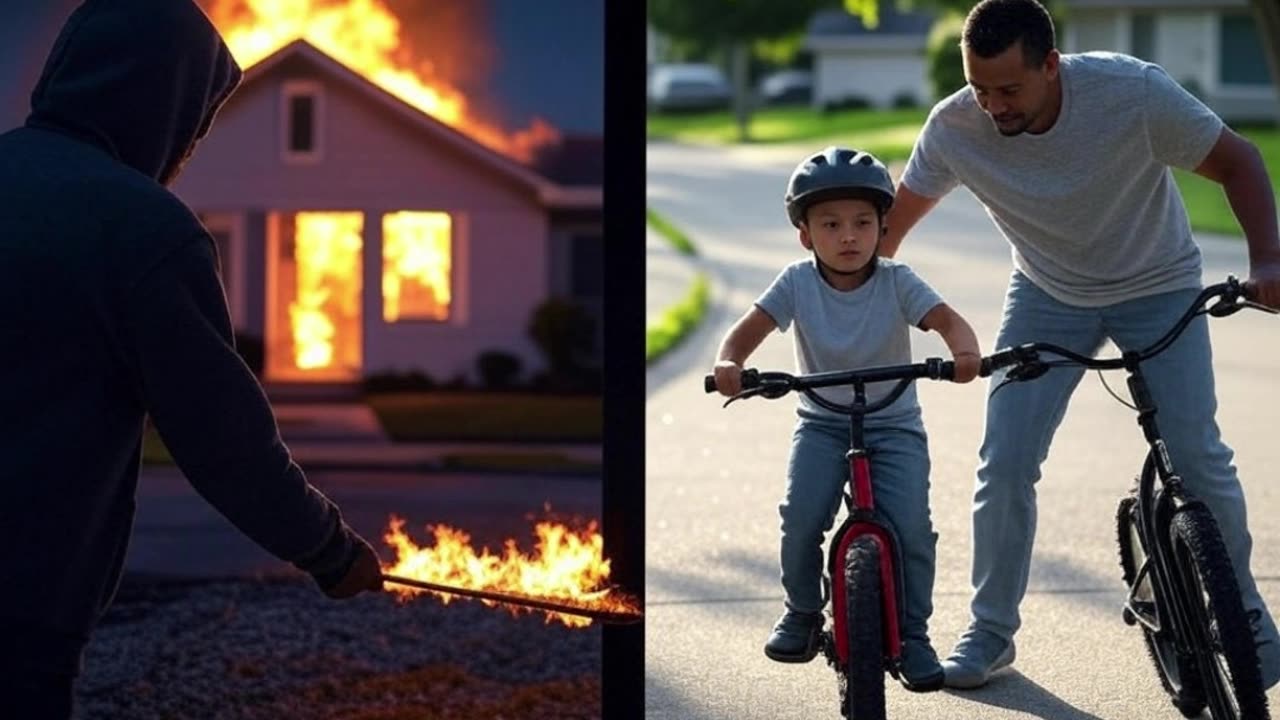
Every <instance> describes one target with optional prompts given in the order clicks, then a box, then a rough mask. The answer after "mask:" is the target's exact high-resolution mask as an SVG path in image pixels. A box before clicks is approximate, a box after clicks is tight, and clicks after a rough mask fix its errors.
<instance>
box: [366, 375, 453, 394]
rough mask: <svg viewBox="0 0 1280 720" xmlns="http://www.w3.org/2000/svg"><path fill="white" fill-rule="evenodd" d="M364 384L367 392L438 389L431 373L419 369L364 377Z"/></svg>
mask: <svg viewBox="0 0 1280 720" xmlns="http://www.w3.org/2000/svg"><path fill="white" fill-rule="evenodd" d="M363 385H364V391H365V392H366V393H381V392H425V391H427V390H434V389H436V383H435V381H434V380H432V379H431V377H430V376H429V375H426V374H424V373H422V372H419V371H417V370H411V371H409V372H405V373H401V372H394V371H392V372H384V373H378V374H376V375H370V376H369V377H367V378H365V379H364V382H363Z"/></svg>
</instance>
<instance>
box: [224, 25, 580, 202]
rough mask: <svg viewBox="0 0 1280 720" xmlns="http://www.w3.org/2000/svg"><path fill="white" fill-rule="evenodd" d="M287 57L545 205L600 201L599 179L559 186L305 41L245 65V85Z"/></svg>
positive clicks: (269, 70)
mask: <svg viewBox="0 0 1280 720" xmlns="http://www.w3.org/2000/svg"><path fill="white" fill-rule="evenodd" d="M290 58H300V59H302V60H304V61H306V62H309V63H310V64H312V65H314V66H315V67H316V68H318V69H319V70H321V71H322V72H324V73H325V74H326V75H327V76H328V77H330V78H332V79H334V80H336V81H339V82H342V83H345V84H346V85H347V86H349V87H351V88H352V89H354V90H355V91H357V92H359V93H361V94H363V95H364V96H365V97H367V98H369V100H370V101H372V102H373V103H375V104H377V105H379V106H381V107H383V108H385V109H387V110H389V111H391V112H392V113H394V114H396V115H398V116H400V117H401V118H403V119H405V120H407V121H408V122H409V123H410V124H411V125H412V126H413V127H414V128H415V129H417V130H418V131H420V132H421V133H422V134H423V136H424V137H426V138H430V139H431V140H432V141H433V142H438V143H443V144H445V145H448V146H449V147H451V148H453V149H454V150H456V151H457V152H459V153H461V154H463V155H465V156H467V157H469V158H471V159H473V160H475V161H477V162H479V163H481V164H482V165H484V166H486V167H488V168H490V169H491V170H494V171H496V172H497V173H499V174H501V175H503V176H505V177H508V178H510V179H511V180H513V181H515V182H516V183H518V184H520V185H523V186H525V187H527V188H528V189H530V190H531V191H533V192H534V193H535V194H536V195H537V197H538V199H539V201H540V202H542V203H543V204H544V205H547V206H548V207H553V208H565V209H577V208H591V207H597V208H598V207H600V205H601V203H602V193H601V188H600V184H599V183H595V184H594V186H591V187H573V188H566V187H563V186H561V185H560V184H559V183H558V182H556V181H554V180H553V179H550V178H548V177H545V176H543V175H541V174H539V172H537V171H535V170H534V169H533V168H530V167H527V166H525V165H522V164H520V163H518V162H516V161H514V160H512V159H510V158H508V157H506V156H505V155H502V154H501V153H498V152H496V151H494V150H491V149H490V148H488V147H486V146H484V145H482V144H480V143H479V142H477V141H475V140H473V139H471V138H470V137H468V136H467V135H466V134H465V133H463V132H461V131H459V130H457V129H455V128H453V127H451V126H449V125H447V124H445V123H443V122H441V121H439V120H437V119H435V118H434V117H432V116H430V115H428V114H427V113H425V112H422V111H421V110H418V109H417V108H415V107H414V106H412V105H410V104H408V103H407V102H405V101H403V100H401V99H400V98H398V97H396V96H395V95H392V94H391V93H389V92H387V91H386V90H383V89H382V88H381V87H379V86H377V85H375V84H374V83H373V82H371V81H369V80H368V79H367V78H365V77H364V76H363V75H361V74H359V73H358V72H356V71H355V70H352V69H351V68H349V67H347V66H346V65H344V64H342V63H341V62H339V61H338V60H336V59H334V58H333V57H331V56H330V55H328V54H327V53H325V52H323V51H322V50H320V49H319V48H317V47H316V46H314V45H312V44H311V43H308V42H307V41H305V40H295V41H293V42H291V43H289V44H288V45H285V46H284V47H282V48H280V49H279V50H277V51H276V52H274V53H272V54H271V55H269V56H267V57H266V58H264V59H262V60H261V61H259V62H258V63H256V64H254V65H253V66H252V67H250V68H248V69H247V70H246V71H245V74H244V81H243V85H245V86H247V85H250V84H252V83H254V82H256V81H257V80H258V79H259V78H262V77H265V76H267V75H270V74H271V72H272V70H274V69H275V68H276V67H278V66H280V65H281V64H282V63H284V62H285V61H286V60H288V59H290ZM601 161H602V160H601Z"/></svg>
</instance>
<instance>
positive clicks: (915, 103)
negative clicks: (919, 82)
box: [890, 90, 920, 110]
mask: <svg viewBox="0 0 1280 720" xmlns="http://www.w3.org/2000/svg"><path fill="white" fill-rule="evenodd" d="M890 105H892V106H893V109H894V110H911V109H913V108H918V107H920V99H919V98H917V97H916V94H915V93H913V92H911V91H910V90H903V91H902V92H900V93H898V94H897V95H894V96H893V102H891V103H890Z"/></svg>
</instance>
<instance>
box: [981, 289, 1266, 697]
mask: <svg viewBox="0 0 1280 720" xmlns="http://www.w3.org/2000/svg"><path fill="white" fill-rule="evenodd" d="M1197 293H1198V291H1197V290H1180V291H1175V292H1169V293H1162V294H1159V295H1153V296H1150V297H1144V298H1138V299H1136V300H1130V301H1128V302H1123V303H1118V304H1115V305H1109V306H1106V307H1100V308H1081V307H1074V306H1071V305H1066V304H1063V303H1061V302H1058V301H1057V300H1055V299H1053V298H1052V297H1050V296H1049V295H1048V294H1046V293H1045V292H1044V291H1043V290H1041V289H1039V288H1038V287H1036V286H1035V285H1033V284H1032V283H1031V281H1030V280H1028V279H1027V278H1026V276H1025V275H1023V274H1022V273H1019V272H1016V271H1015V272H1014V273H1013V277H1012V279H1011V280H1010V282H1009V290H1008V293H1007V295H1006V296H1005V306H1004V318H1003V321H1002V323H1001V327H1000V334H999V338H998V340H997V341H996V346H997V348H1005V347H1010V346H1013V345H1018V344H1021V343H1025V342H1037V341H1038V342H1047V343H1052V344H1055V345H1060V346H1062V347H1065V348H1067V349H1069V350H1073V351H1075V352H1077V353H1081V354H1083V355H1089V356H1092V355H1094V354H1095V353H1096V352H1097V351H1098V350H1099V349H1100V348H1101V346H1102V343H1103V341H1104V339H1105V338H1110V339H1111V340H1112V341H1113V342H1114V343H1115V344H1116V346H1117V347H1119V348H1121V349H1122V350H1140V349H1143V348H1145V347H1147V346H1149V345H1151V344H1152V343H1154V342H1155V341H1156V340H1158V339H1159V338H1160V337H1161V336H1163V335H1164V333H1165V332H1166V331H1168V330H1169V329H1170V328H1171V327H1173V324H1174V323H1175V322H1176V321H1177V320H1178V318H1179V317H1181V315H1182V313H1183V312H1185V311H1186V309H1187V306H1188V305H1189V304H1190V303H1191V301H1192V300H1194V299H1195V297H1196V295H1197ZM1211 356H1212V353H1211V349H1210V346H1209V332H1208V325H1207V318H1205V317H1204V316H1201V317H1198V318H1196V319H1195V320H1193V321H1192V322H1191V324H1190V325H1189V326H1188V327H1187V330H1186V332H1184V333H1183V334H1182V336H1181V337H1180V338H1178V340H1177V341H1175V342H1174V343H1173V345H1171V346H1170V347H1169V349H1167V350H1166V351H1165V352H1164V353H1162V354H1160V355H1158V356H1156V357H1155V358H1154V359H1152V360H1149V361H1147V362H1144V363H1143V364H1142V373H1143V377H1145V378H1146V381H1147V385H1148V386H1149V387H1150V389H1151V395H1152V398H1153V399H1154V401H1155V404H1156V406H1157V408H1158V412H1157V413H1156V422H1157V424H1158V426H1159V428H1160V433H1161V435H1162V436H1163V437H1164V439H1165V442H1166V443H1167V444H1168V449H1169V455H1170V457H1171V459H1172V460H1173V467H1174V471H1175V472H1177V473H1178V474H1179V475H1180V476H1182V478H1183V480H1184V481H1185V482H1186V485H1187V488H1188V490H1190V491H1191V493H1192V494H1194V495H1195V496H1197V497H1199V498H1200V499H1202V500H1204V501H1205V503H1206V504H1207V505H1208V506H1209V509H1210V510H1211V511H1212V512H1213V514H1214V517H1215V518H1216V519H1217V521H1218V527H1219V529H1220V530H1221V531H1222V535H1223V539H1224V540H1225V542H1226V545H1227V551H1228V553H1229V554H1230V555H1231V562H1232V565H1233V566H1234V568H1235V571H1236V576H1237V578H1238V579H1239V581H1240V591H1241V593H1242V595H1243V598H1244V605H1245V609H1246V610H1259V611H1260V612H1261V618H1259V621H1260V622H1261V623H1262V625H1261V628H1262V633H1261V634H1260V635H1259V636H1258V638H1257V639H1258V640H1266V639H1270V640H1271V641H1272V643H1271V645H1270V646H1269V647H1268V648H1267V649H1266V650H1264V649H1263V648H1259V656H1260V659H1261V660H1262V662H1263V667H1264V672H1263V675H1264V676H1266V675H1267V674H1268V673H1267V672H1266V671H1265V670H1266V667H1267V665H1268V663H1269V662H1270V663H1276V662H1280V655H1278V653H1277V652H1276V650H1277V648H1278V647H1280V646H1278V645H1277V642H1280V637H1277V634H1276V627H1275V623H1274V621H1273V620H1272V618H1271V615H1270V613H1269V612H1268V611H1267V608H1266V605H1265V604H1264V602H1263V600H1262V597H1261V595H1259V594H1258V588H1257V585H1256V584H1255V583H1254V580H1253V574H1252V572H1250V568H1249V553H1250V548H1251V546H1252V540H1251V538H1250V537H1249V531H1248V528H1247V525H1246V521H1245V500H1244V492H1243V490H1242V489H1241V487H1240V481H1239V480H1238V479H1237V477H1236V471H1235V467H1234V466H1233V465H1232V463H1231V458H1232V451H1231V449H1230V448H1228V447H1227V446H1226V445H1225V444H1223V442H1222V440H1221V439H1220V437H1219V432H1218V424H1217V422H1216V421H1215V420H1214V413H1215V411H1216V410H1217V398H1216V397H1215V395H1214V384H1213V366H1212V363H1211V359H1212V358H1211ZM1083 374H1084V370H1081V369H1075V368H1055V369H1053V370H1050V371H1049V372H1047V373H1045V374H1044V375H1043V376H1041V377H1040V378H1038V379H1035V380H1032V381H1030V382H1025V383H1016V384H1011V385H1008V386H1006V387H1005V388H1004V389H1002V390H1001V391H1000V392H999V393H997V394H996V395H995V396H994V397H992V396H990V395H988V400H987V427H986V437H985V439H984V440H983V443H982V449H981V450H980V453H979V460H980V462H979V467H978V476H977V483H976V488H975V492H974V505H973V585H974V589H975V593H974V597H973V602H972V605H971V610H972V613H973V619H974V627H975V628H977V629H981V630H988V631H990V632H993V633H996V634H997V635H999V636H1001V637H1004V638H1006V639H1007V638H1012V637H1013V634H1014V632H1016V631H1017V630H1018V627H1019V625H1020V624H1021V620H1020V618H1019V615H1018V603H1019V602H1021V600H1022V596H1023V594H1024V593H1025V592H1026V590H1027V574H1028V571H1029V569H1030V565H1031V545H1032V541H1033V539H1034V537H1035V531H1036V491H1035V483H1036V481H1037V480H1039V479H1040V464H1041V463H1042V462H1043V461H1044V459H1045V456H1046V455H1047V454H1048V452H1049V443H1050V441H1051V440H1052V438H1053V433H1054V431H1055V430H1056V429H1057V427H1058V424H1059V423H1060V422H1061V421H1062V416H1063V414H1064V412H1065V411H1066V409H1067V400H1068V399H1069V398H1070V396H1071V392H1072V390H1074V389H1075V387H1076V385H1077V384H1078V383H1079V382H1080V378H1081V377H1082V376H1083ZM1002 379H1003V373H997V374H995V375H993V376H992V378H991V385H990V387H992V388H994V387H995V386H996V385H997V384H999V382H1000V381H1001V380H1002ZM1121 392H1122V391H1121ZM1122 397H1124V395H1123V394H1122ZM1131 431H1132V432H1135V433H1136V432H1139V430H1138V428H1137V426H1136V425H1135V426H1133V427H1132V428H1131ZM1138 462H1139V458H1134V464H1133V470H1134V471H1136V470H1137V469H1138ZM1116 483H1117V485H1116V488H1115V490H1116V497H1117V499H1118V498H1119V496H1120V494H1121V493H1122V492H1124V491H1125V490H1126V489H1127V488H1128V486H1127V485H1126V484H1124V478H1123V477H1117V478H1116ZM1103 540H1104V538H1097V541H1098V542H1102V541H1103Z"/></svg>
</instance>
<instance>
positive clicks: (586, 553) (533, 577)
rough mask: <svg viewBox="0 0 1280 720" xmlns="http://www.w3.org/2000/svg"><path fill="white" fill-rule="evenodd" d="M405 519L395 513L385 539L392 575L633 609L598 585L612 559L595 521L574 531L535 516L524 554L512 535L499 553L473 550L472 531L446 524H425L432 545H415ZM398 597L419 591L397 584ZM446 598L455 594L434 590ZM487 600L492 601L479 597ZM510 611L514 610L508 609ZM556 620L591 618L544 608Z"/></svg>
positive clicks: (576, 622)
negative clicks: (532, 539)
mask: <svg viewBox="0 0 1280 720" xmlns="http://www.w3.org/2000/svg"><path fill="white" fill-rule="evenodd" d="M404 525H405V521H404V520H403V519H402V518H400V517H397V516H395V515H392V516H391V520H390V524H389V526H388V530H387V532H386V534H385V535H383V539H384V540H386V542H387V544H388V545H390V546H391V547H393V548H395V550H396V556H397V560H396V563H395V565H393V566H391V567H384V568H383V571H384V572H386V573H388V574H392V575H401V576H406V577H411V578H415V579H418V580H424V581H426V582H434V583H440V584H443V585H450V586H453V587H457V588H466V589H474V590H490V591H498V592H507V593H517V594H520V595H525V596H528V597H536V598H546V599H554V600H557V601H560V600H564V601H569V602H571V603H573V604H577V605H581V606H589V607H592V608H597V609H603V610H616V611H619V612H636V611H637V606H636V603H635V602H634V601H633V600H631V599H630V598H627V597H625V596H622V595H615V594H613V593H612V591H611V590H609V589H605V590H600V589H599V588H601V587H603V586H604V585H605V582H606V581H607V580H608V578H609V572H610V567H609V566H610V561H609V560H607V559H605V558H604V538H603V537H602V536H601V535H600V533H599V532H598V531H597V525H596V522H595V521H592V522H591V523H590V524H588V526H587V527H586V528H585V529H582V530H578V531H575V530H573V529H571V528H569V527H568V526H566V525H563V524H560V523H555V522H549V521H547V522H539V523H537V524H536V525H535V527H534V533H535V534H536V535H537V538H538V539H537V544H536V549H535V551H534V552H533V554H532V555H524V554H523V553H521V552H520V550H519V548H518V547H517V546H516V541H515V540H507V541H506V543H505V547H504V552H503V553H502V555H494V554H491V553H490V552H489V549H488V548H482V549H481V550H480V552H479V553H477V552H476V551H475V550H474V549H473V548H472V547H471V537H470V536H469V535H468V534H467V533H465V532H463V531H461V530H456V529H454V528H451V527H449V526H447V525H428V526H427V531H428V532H430V533H431V534H432V535H433V536H434V537H435V545H434V547H418V545H417V544H416V543H414V541H413V540H412V539H411V538H410V537H409V536H408V535H407V534H405V532H404ZM395 591H396V592H398V593H400V594H401V596H402V597H409V596H412V595H413V594H415V593H420V592H423V591H422V590H417V589H413V588H404V587H399V586H397V587H396V588H395ZM437 595H438V596H439V597H440V599H441V601H442V602H444V603H446V604H447V603H448V602H449V601H450V600H452V599H453V598H454V596H452V595H448V594H446V593H438V594H437ZM481 602H484V603H485V604H487V605H494V604H495V603H493V602H490V601H487V600H482V601H481ZM512 612H513V613H514V612H516V610H515V609H512ZM552 620H559V621H560V622H562V623H564V624H565V625H566V626H568V627H586V626H587V625H590V624H591V619H590V618H584V617H581V616H578V615H565V614H563V613H557V612H549V611H548V612H547V622H551V621H552Z"/></svg>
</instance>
